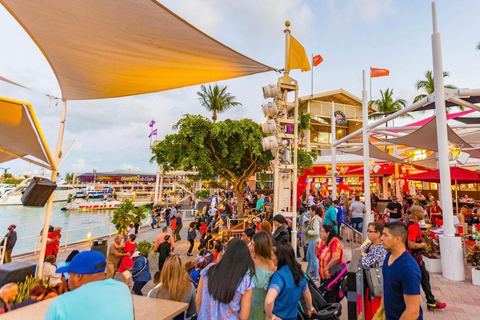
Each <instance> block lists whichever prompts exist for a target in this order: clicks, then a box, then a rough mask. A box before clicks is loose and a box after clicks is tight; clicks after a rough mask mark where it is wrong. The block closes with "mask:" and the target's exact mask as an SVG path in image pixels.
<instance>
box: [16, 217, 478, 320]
mask: <svg viewBox="0 0 480 320" xmlns="http://www.w3.org/2000/svg"><path fill="white" fill-rule="evenodd" d="M188 223H189V221H185V225H184V227H183V229H182V231H181V236H182V240H181V241H180V242H177V243H176V244H175V247H176V249H175V253H177V254H180V256H181V258H182V261H183V262H184V263H185V262H187V261H191V260H193V259H194V258H195V255H196V254H197V253H198V250H197V249H196V248H197V247H198V241H197V242H196V243H195V249H194V251H193V254H194V256H193V257H189V256H187V250H188V247H189V243H188V242H187V241H186V238H187V229H188V227H187V226H188ZM160 233H161V229H151V228H150V227H148V226H146V227H144V228H142V229H141V230H140V234H139V236H138V238H137V242H140V241H142V240H148V241H155V239H156V237H157V236H158V235H159V234H160ZM109 244H110V242H109ZM343 245H344V256H345V260H346V261H348V260H349V259H350V257H351V244H350V243H345V242H343ZM356 246H358V245H356ZM88 247H89V246H88V245H81V246H78V247H76V248H75V249H77V250H80V251H81V250H86V249H88ZM70 250H71V249H69V251H70ZM69 251H67V252H63V250H62V251H61V252H60V253H59V257H58V260H59V261H65V259H66V257H67V255H68V253H69ZM14 261H30V262H31V261H33V258H32V257H24V258H19V259H14ZM149 261H150V272H151V273H152V276H153V274H154V273H155V271H157V265H158V263H157V260H156V259H153V258H152V257H150V258H149ZM465 269H466V270H465V276H466V280H465V281H460V282H458V281H450V280H447V279H445V278H443V277H442V275H441V274H439V273H438V274H431V282H430V283H431V286H432V292H433V294H434V295H435V298H436V299H438V300H440V301H443V302H446V303H447V308H446V309H444V310H438V311H433V312H430V311H428V310H427V308H426V300H425V296H424V294H423V291H422V302H421V306H422V309H423V311H424V313H423V314H424V319H425V320H480V286H475V285H473V284H472V280H471V272H470V267H469V266H465ZM115 279H116V280H119V281H122V278H121V276H120V275H119V274H117V275H116V277H115ZM153 287H154V285H153V282H151V281H150V282H149V283H148V284H147V285H146V286H145V287H144V289H143V293H144V294H146V293H148V291H149V290H150V289H152V288H153ZM342 306H343V309H344V312H343V314H342V317H341V319H342V320H347V301H346V299H343V301H342Z"/></svg>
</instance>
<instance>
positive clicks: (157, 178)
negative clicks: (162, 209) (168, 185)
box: [153, 165, 160, 204]
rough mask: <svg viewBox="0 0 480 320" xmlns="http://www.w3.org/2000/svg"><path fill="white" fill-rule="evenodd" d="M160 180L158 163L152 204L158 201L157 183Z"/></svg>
mask: <svg viewBox="0 0 480 320" xmlns="http://www.w3.org/2000/svg"><path fill="white" fill-rule="evenodd" d="M159 180H160V165H158V166H157V176H156V178H155V195H154V197H153V204H157V203H158V184H159Z"/></svg>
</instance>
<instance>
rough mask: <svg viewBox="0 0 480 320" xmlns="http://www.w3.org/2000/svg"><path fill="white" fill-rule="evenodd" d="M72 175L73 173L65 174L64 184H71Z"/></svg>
mask: <svg viewBox="0 0 480 320" xmlns="http://www.w3.org/2000/svg"><path fill="white" fill-rule="evenodd" d="M73 175H74V173H68V172H67V173H66V174H65V182H66V183H73Z"/></svg>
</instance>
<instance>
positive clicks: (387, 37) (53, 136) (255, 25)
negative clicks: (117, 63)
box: [0, 0, 480, 176]
mask: <svg viewBox="0 0 480 320" xmlns="http://www.w3.org/2000/svg"><path fill="white" fill-rule="evenodd" d="M144 1H148V0H144ZM159 2H160V3H162V4H163V5H165V6H166V7H167V8H169V9H170V10H172V11H173V12H174V13H176V14H177V15H179V16H180V17H181V18H183V19H185V20H186V21H188V22H189V23H191V24H192V25H194V26H195V27H197V28H198V29H200V30H202V31H203V32H205V33H206V34H208V35H210V36H212V37H213V38H215V39H217V40H218V41H220V42H222V43H224V44H225V45H227V46H229V47H231V48H232V49H234V50H236V51H238V52H240V53H242V54H244V55H246V56H248V57H251V58H253V59H255V60H257V61H259V62H261V63H264V64H266V65H269V66H271V67H274V68H276V69H281V68H284V60H285V57H284V54H285V35H284V32H283V30H284V29H285V25H284V23H285V21H286V20H289V21H290V22H291V26H290V30H291V32H292V35H293V36H294V37H295V38H296V39H297V40H298V41H299V42H300V43H301V44H302V45H303V46H304V47H305V49H306V52H307V54H308V55H309V56H311V55H312V54H314V55H316V54H321V55H322V57H323V59H324V61H323V62H322V63H321V64H320V65H319V66H317V67H315V68H314V70H313V72H314V82H313V86H314V93H318V92H325V91H330V90H336V89H339V88H343V89H345V90H347V91H349V92H350V93H352V94H354V95H356V96H358V97H361V92H362V70H368V68H369V67H370V66H372V67H377V68H387V69H389V70H390V76H389V77H382V78H374V79H373V82H372V86H373V99H378V98H379V90H380V89H382V90H385V89H387V88H393V89H394V97H395V98H402V99H405V100H407V102H408V103H409V104H410V103H411V102H412V101H413V98H414V97H415V96H416V95H417V94H418V93H419V92H417V90H416V89H415V84H416V82H417V81H418V80H421V79H423V78H424V74H425V72H426V71H427V70H431V69H432V50H431V34H432V19H431V2H430V1H423V0H421V1H419V0H397V1H393V0H342V1H335V0H315V1H313V0H312V1H309V0H244V1H232V0H229V1H220V0H216V1H214V0H182V1H178V0H161V1H159ZM437 10H438V26H439V31H440V33H441V36H442V53H443V66H444V70H446V71H449V72H450V77H449V78H446V80H445V83H446V84H453V85H456V86H457V87H459V88H480V77H479V76H478V73H479V71H480V51H478V50H475V48H476V46H477V45H478V43H479V42H480V32H479V31H480V20H479V19H478V14H477V13H478V12H480V1H477V0H462V1H456V0H439V1H438V2H437ZM0 42H1V43H2V44H3V45H2V50H0V76H3V77H5V78H8V79H10V80H13V81H15V82H17V83H20V84H22V85H24V86H26V87H29V88H32V89H34V90H27V89H23V88H19V87H16V86H13V85H11V84H8V83H4V82H1V81H0V96H5V97H9V98H13V99H17V100H22V101H28V102H31V103H32V105H33V107H34V108H35V112H36V114H37V117H38V119H39V121H40V124H41V126H42V128H43V131H44V133H45V136H46V139H47V142H48V144H49V146H50V149H51V150H52V151H53V150H55V144H56V141H57V136H58V128H59V123H60V117H61V112H62V105H61V102H58V103H57V102H56V101H55V100H50V99H49V98H48V97H47V96H46V94H49V95H53V96H57V97H58V96H60V89H59V86H58V83H57V81H56V78H55V76H54V74H53V71H52V70H51V68H50V66H49V64H48V63H47V61H46V59H45V58H44V56H43V55H42V53H41V52H40V50H39V49H38V48H37V47H36V45H35V44H34V42H33V41H32V40H31V39H30V38H29V37H28V35H27V34H26V32H25V31H24V30H23V29H22V28H21V26H20V25H19V24H18V23H17V22H16V21H15V20H14V19H13V18H12V17H11V15H10V14H9V13H8V12H7V11H6V10H5V9H4V8H3V7H2V6H1V5H0ZM290 75H291V77H293V78H295V79H297V80H298V82H299V87H300V89H299V90H300V96H304V95H308V94H310V91H311V73H310V72H304V73H302V72H300V71H299V70H293V71H292V72H291V73H290ZM279 76H280V75H279V74H276V73H275V72H268V73H263V74H258V75H253V76H248V77H243V78H238V79H232V80H228V81H221V82H218V84H219V85H222V86H225V85H226V86H228V89H227V90H228V91H229V92H230V93H231V94H232V95H233V96H235V97H236V100H237V101H238V102H241V103H242V106H239V107H236V108H234V109H233V110H230V111H228V112H226V113H224V114H220V115H219V117H218V119H219V121H221V120H223V119H226V118H232V119H242V118H251V119H253V120H254V121H257V122H262V121H263V120H264V116H263V113H262V111H261V105H262V104H263V103H265V102H266V100H265V99H263V95H262V89H261V88H262V86H264V85H267V84H269V83H276V81H277V78H278V77H279ZM199 89H200V86H191V87H186V88H180V89H176V90H169V91H163V92H158V93H152V94H145V95H139V96H134V97H125V98H115V99H102V100H89V101H72V102H69V103H68V110H67V121H66V127H65V136H64V141H69V140H76V141H77V143H76V145H75V147H74V149H73V150H72V152H71V153H70V154H69V156H68V158H67V159H66V160H65V162H64V163H63V165H62V167H61V168H60V173H61V175H63V176H64V175H65V173H66V172H78V173H84V172H91V171H92V170H93V169H95V170H97V171H99V172H100V171H112V170H127V169H131V170H141V171H148V172H154V171H155V170H156V165H155V164H152V163H150V158H151V156H152V154H151V151H150V149H149V145H150V140H149V139H148V135H149V133H150V128H149V127H148V124H149V123H150V121H151V120H152V119H154V120H155V121H156V125H155V128H157V129H158V136H157V138H158V139H159V140H161V139H163V137H164V136H165V135H167V134H170V133H173V131H172V126H173V125H174V124H175V123H176V122H177V121H178V120H179V119H180V118H181V117H182V115H184V114H186V113H192V114H201V115H204V116H206V117H211V114H209V113H208V112H207V111H206V110H205V109H204V108H203V107H202V106H201V105H200V103H199V101H198V96H197V94H196V93H197V91H199ZM430 115H431V113H428V112H426V113H423V114H419V115H417V116H416V117H417V118H418V119H420V118H423V117H427V116H430ZM0 167H4V168H10V170H9V172H12V173H14V174H23V173H28V172H30V173H39V172H41V168H39V167H37V166H35V165H30V164H29V163H27V162H24V161H21V160H13V161H10V162H7V163H3V164H0Z"/></svg>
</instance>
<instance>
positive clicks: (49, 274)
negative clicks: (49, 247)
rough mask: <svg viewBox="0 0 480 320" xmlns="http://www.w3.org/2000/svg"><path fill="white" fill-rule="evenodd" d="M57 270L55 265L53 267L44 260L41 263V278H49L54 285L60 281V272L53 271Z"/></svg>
mask: <svg viewBox="0 0 480 320" xmlns="http://www.w3.org/2000/svg"><path fill="white" fill-rule="evenodd" d="M55 271H57V267H55V266H54V265H53V264H51V263H50V262H45V264H44V265H43V272H42V278H43V279H50V284H52V285H56V284H57V283H61V282H62V274H61V273H55Z"/></svg>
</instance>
